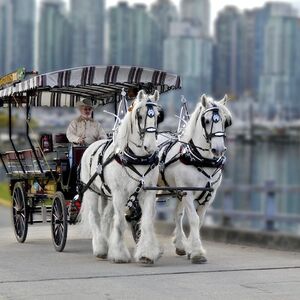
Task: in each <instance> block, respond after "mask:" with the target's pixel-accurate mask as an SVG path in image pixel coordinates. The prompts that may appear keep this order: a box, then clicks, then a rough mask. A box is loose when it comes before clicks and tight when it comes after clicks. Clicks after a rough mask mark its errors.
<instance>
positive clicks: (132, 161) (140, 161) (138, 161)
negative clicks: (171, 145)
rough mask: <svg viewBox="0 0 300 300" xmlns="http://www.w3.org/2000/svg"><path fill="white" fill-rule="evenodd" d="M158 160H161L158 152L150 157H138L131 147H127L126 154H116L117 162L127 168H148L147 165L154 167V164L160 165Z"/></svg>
mask: <svg viewBox="0 0 300 300" xmlns="http://www.w3.org/2000/svg"><path fill="white" fill-rule="evenodd" d="M158 160H159V158H158V151H155V152H154V153H152V154H150V155H145V156H137V155H135V154H134V152H133V151H132V150H131V149H130V148H129V147H127V148H126V149H125V151H124V152H122V153H117V154H116V161H117V162H118V163H120V164H122V165H125V166H127V165H140V166H146V165H153V164H155V165H158Z"/></svg>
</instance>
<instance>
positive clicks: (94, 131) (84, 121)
mask: <svg viewBox="0 0 300 300" xmlns="http://www.w3.org/2000/svg"><path fill="white" fill-rule="evenodd" d="M77 107H78V108H79V111H80V117H78V118H76V119H75V120H73V121H72V122H71V123H70V125H69V127H68V129H67V138H68V140H69V142H70V143H73V144H75V145H81V146H88V145H90V144H92V143H94V142H96V141H98V140H101V139H106V138H107V135H106V133H105V131H104V130H103V128H102V126H101V125H100V123H99V122H97V121H95V120H94V119H93V117H92V113H93V103H92V101H91V100H90V99H82V100H80V101H79V102H78V103H77Z"/></svg>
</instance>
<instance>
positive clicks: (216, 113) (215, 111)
mask: <svg viewBox="0 0 300 300" xmlns="http://www.w3.org/2000/svg"><path fill="white" fill-rule="evenodd" d="M210 111H211V112H212V117H211V126H210V131H208V130H207V128H206V127H207V124H205V121H206V120H205V115H206V114H207V113H208V112H210ZM220 121H222V118H221V116H220V108H219V107H217V106H216V105H214V106H213V107H211V108H207V109H206V110H205V111H204V112H203V113H202V115H201V124H202V127H203V128H204V132H205V135H204V137H205V139H206V142H207V143H209V144H210V143H211V139H212V138H214V137H224V138H226V132H225V129H226V128H227V127H229V126H231V119H226V120H225V123H224V126H223V122H222V127H223V130H222V131H215V132H213V127H214V124H217V123H219V122H220Z"/></svg>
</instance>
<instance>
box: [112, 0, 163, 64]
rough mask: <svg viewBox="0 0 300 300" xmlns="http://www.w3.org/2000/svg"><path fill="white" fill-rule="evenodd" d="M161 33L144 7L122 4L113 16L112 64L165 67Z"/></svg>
mask: <svg viewBox="0 0 300 300" xmlns="http://www.w3.org/2000/svg"><path fill="white" fill-rule="evenodd" d="M161 44H162V38H161V31H160V28H159V26H158V24H156V22H155V21H154V19H153V18H152V17H151V16H150V15H149V13H148V11H147V7H146V5H144V4H136V5H134V6H133V7H129V6H128V4H127V2H120V3H119V4H118V5H117V6H116V7H112V8H111V9H110V12H109V61H108V62H109V63H110V64H122V65H138V66H145V67H152V68H160V67H162V59H163V57H162V56H163V55H162V52H160V50H161V51H162V49H161Z"/></svg>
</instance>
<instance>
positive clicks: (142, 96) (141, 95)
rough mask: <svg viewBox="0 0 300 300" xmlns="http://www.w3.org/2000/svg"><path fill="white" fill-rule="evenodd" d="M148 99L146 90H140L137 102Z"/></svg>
mask: <svg viewBox="0 0 300 300" xmlns="http://www.w3.org/2000/svg"><path fill="white" fill-rule="evenodd" d="M145 97H146V94H145V91H144V90H140V91H139V92H138V94H137V97H136V99H137V101H139V102H140V101H142V100H143V99H144V98H145Z"/></svg>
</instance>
